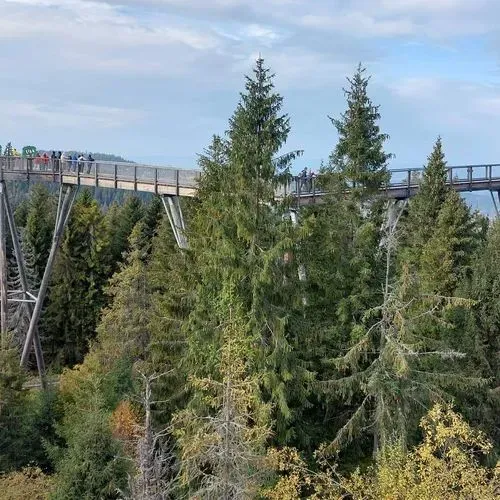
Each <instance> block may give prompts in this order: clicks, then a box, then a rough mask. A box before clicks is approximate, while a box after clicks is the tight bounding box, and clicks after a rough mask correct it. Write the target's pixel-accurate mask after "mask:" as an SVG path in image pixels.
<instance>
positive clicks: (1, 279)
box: [0, 179, 8, 339]
mask: <svg viewBox="0 0 500 500" xmlns="http://www.w3.org/2000/svg"><path fill="white" fill-rule="evenodd" d="M4 199H5V182H4V181H3V179H2V180H0V330H1V335H2V339H5V336H6V334H7V330H8V322H7V314H8V309H7V308H8V303H7V251H6V241H7V233H6V231H5V204H4Z"/></svg>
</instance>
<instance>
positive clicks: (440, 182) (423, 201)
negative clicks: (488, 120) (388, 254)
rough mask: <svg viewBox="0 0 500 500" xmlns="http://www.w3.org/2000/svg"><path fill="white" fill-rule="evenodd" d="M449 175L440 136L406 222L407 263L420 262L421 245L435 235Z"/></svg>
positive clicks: (404, 255)
mask: <svg viewBox="0 0 500 500" xmlns="http://www.w3.org/2000/svg"><path fill="white" fill-rule="evenodd" d="M446 179H447V168H446V161H445V156H444V152H443V146H442V142H441V138H440V137H438V138H437V140H436V143H435V144H434V149H433V150H432V153H431V154H430V155H429V157H428V159H427V165H426V167H425V170H424V174H423V177H422V180H421V183H420V188H419V190H418V192H417V194H416V195H415V197H414V198H412V199H411V200H410V203H409V207H408V215H407V217H406V218H405V220H404V224H403V239H404V246H405V247H406V249H405V252H404V253H403V258H404V261H405V262H406V263H407V264H408V263H409V264H411V265H413V266H418V261H419V259H420V255H421V253H422V249H423V247H424V245H425V244H426V243H427V242H428V241H429V239H430V238H431V236H432V233H433V228H434V225H435V223H436V220H437V218H438V215H439V212H440V210H441V207H442V206H443V204H444V202H445V200H446V197H447V195H448V193H449V192H450V189H449V187H448V186H447V185H446Z"/></svg>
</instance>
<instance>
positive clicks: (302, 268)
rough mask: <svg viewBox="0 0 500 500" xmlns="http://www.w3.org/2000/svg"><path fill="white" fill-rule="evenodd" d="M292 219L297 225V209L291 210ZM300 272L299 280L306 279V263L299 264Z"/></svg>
mask: <svg viewBox="0 0 500 500" xmlns="http://www.w3.org/2000/svg"><path fill="white" fill-rule="evenodd" d="M290 219H291V221H292V224H293V225H294V226H296V225H297V224H298V220H297V212H296V211H295V210H290ZM298 272H299V280H300V281H306V279H307V275H306V268H305V266H304V264H299V269H298ZM304 300H305V299H304Z"/></svg>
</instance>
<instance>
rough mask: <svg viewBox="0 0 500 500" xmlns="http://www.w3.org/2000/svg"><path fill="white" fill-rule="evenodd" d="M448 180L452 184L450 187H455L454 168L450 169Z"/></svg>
mask: <svg viewBox="0 0 500 500" xmlns="http://www.w3.org/2000/svg"><path fill="white" fill-rule="evenodd" d="M448 179H449V182H450V186H453V168H452V167H450V168H449V169H448Z"/></svg>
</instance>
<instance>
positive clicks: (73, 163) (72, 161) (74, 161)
mask: <svg viewBox="0 0 500 500" xmlns="http://www.w3.org/2000/svg"><path fill="white" fill-rule="evenodd" d="M77 160H78V158H77V157H76V154H74V155H73V156H72V157H71V170H74V171H75V172H76V168H77V166H76V162H77Z"/></svg>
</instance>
